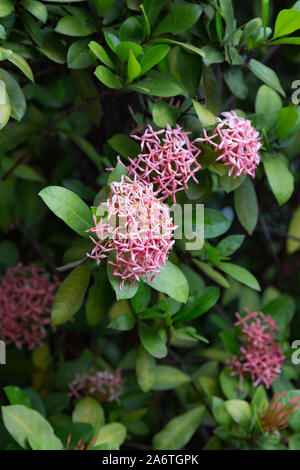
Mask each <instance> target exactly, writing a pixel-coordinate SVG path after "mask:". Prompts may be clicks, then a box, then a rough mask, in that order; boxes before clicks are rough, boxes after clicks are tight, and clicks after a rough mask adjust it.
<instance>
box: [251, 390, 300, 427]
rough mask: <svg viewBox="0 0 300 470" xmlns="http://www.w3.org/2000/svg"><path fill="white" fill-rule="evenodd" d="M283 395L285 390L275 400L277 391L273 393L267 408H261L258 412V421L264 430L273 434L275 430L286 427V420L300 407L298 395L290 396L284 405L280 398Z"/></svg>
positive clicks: (282, 397)
mask: <svg viewBox="0 0 300 470" xmlns="http://www.w3.org/2000/svg"><path fill="white" fill-rule="evenodd" d="M285 396H286V390H285V391H284V392H283V393H282V395H281V397H280V398H279V399H278V400H277V398H278V393H275V394H274V396H273V398H272V400H271V401H270V404H269V406H268V408H267V409H266V410H263V412H262V413H258V417H259V421H260V423H261V425H262V428H263V430H264V432H269V433H270V434H275V433H276V431H280V430H281V429H284V428H286V427H287V426H288V423H287V422H288V420H289V419H290V418H291V416H292V415H293V413H295V412H296V411H297V410H298V409H299V408H300V404H298V402H299V400H300V397H292V398H290V399H289V401H288V402H287V403H286V404H285V405H284V404H283V403H282V400H283V399H284V397H285Z"/></svg>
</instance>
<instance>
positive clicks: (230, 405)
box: [225, 400, 251, 428]
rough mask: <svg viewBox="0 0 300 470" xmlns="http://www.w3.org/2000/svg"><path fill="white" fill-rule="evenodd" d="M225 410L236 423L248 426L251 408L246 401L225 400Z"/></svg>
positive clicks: (244, 426)
mask: <svg viewBox="0 0 300 470" xmlns="http://www.w3.org/2000/svg"><path fill="white" fill-rule="evenodd" d="M225 406H226V410H227V412H228V413H229V415H230V416H231V418H232V419H233V421H235V422H236V423H238V424H240V425H241V426H242V427H243V428H248V427H249V425H250V422H251V408H250V405H249V403H248V402H247V401H244V400H228V401H226V402H225Z"/></svg>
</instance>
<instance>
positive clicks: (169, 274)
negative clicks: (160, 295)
mask: <svg viewBox="0 0 300 470" xmlns="http://www.w3.org/2000/svg"><path fill="white" fill-rule="evenodd" d="M147 284H148V285H149V286H150V287H153V288H154V289H156V290H158V291H159V292H164V293H165V294H167V295H169V296H170V297H172V299H175V300H177V301H178V302H184V303H185V302H186V301H187V299H188V295H189V285H188V282H187V280H186V277H185V275H184V274H183V272H182V271H181V270H180V269H179V268H178V266H176V265H175V264H173V263H171V261H166V267H165V268H164V269H162V270H161V272H160V273H159V274H158V275H157V276H156V277H155V279H154V280H153V281H152V282H151V279H149V280H148V281H147Z"/></svg>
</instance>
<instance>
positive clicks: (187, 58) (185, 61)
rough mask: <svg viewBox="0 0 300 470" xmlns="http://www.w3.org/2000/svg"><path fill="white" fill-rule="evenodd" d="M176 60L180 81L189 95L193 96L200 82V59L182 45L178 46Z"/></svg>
mask: <svg viewBox="0 0 300 470" xmlns="http://www.w3.org/2000/svg"><path fill="white" fill-rule="evenodd" d="M176 61H177V68H178V73H179V76H180V81H181V82H182V83H183V85H184V86H185V87H186V88H187V89H188V91H189V95H190V97H191V98H193V97H194V96H195V95H196V94H197V90H198V88H199V84H200V79H201V71H202V61H201V60H199V57H198V55H196V54H191V53H190V52H189V51H187V50H186V49H185V48H183V47H180V48H178V51H177V55H176Z"/></svg>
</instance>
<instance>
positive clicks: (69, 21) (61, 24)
mask: <svg viewBox="0 0 300 470" xmlns="http://www.w3.org/2000/svg"><path fill="white" fill-rule="evenodd" d="M55 31H56V32H57V33H60V34H65V35H66V36H75V37H80V36H89V35H90V34H92V33H94V32H95V31H96V30H95V28H94V27H93V26H91V25H90V24H89V23H88V22H87V21H86V20H85V19H83V18H82V17H79V16H71V15H68V16H63V17H62V18H61V19H60V20H59V21H58V23H57V25H56V28H55Z"/></svg>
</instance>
